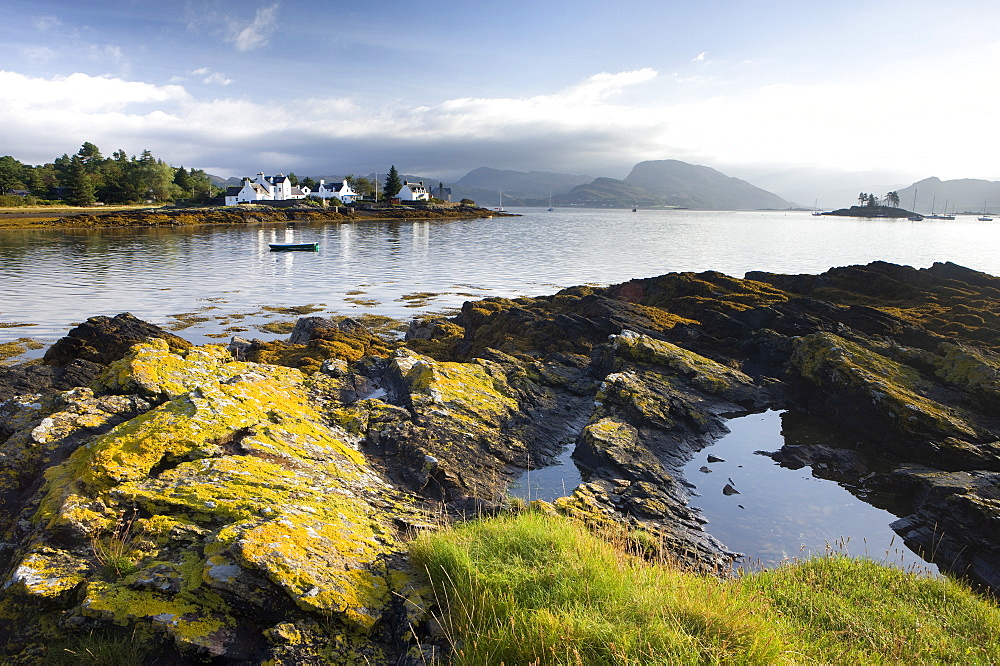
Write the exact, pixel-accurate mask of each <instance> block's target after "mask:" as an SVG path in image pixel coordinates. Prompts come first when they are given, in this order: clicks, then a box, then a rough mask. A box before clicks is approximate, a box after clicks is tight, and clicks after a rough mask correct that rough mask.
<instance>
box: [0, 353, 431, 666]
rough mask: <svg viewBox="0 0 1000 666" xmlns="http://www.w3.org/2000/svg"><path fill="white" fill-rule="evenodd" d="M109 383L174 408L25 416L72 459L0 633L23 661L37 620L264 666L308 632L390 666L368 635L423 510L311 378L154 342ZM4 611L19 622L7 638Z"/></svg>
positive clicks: (85, 396) (69, 403) (49, 493)
mask: <svg viewBox="0 0 1000 666" xmlns="http://www.w3.org/2000/svg"><path fill="white" fill-rule="evenodd" d="M320 385H322V384H320ZM99 386H100V388H101V389H103V390H118V391H129V392H138V393H141V394H143V395H145V396H148V397H150V398H155V399H156V400H164V402H162V404H160V405H159V406H157V407H151V405H149V404H148V403H146V407H147V409H146V410H142V412H141V413H139V414H131V415H130V416H131V418H127V419H121V420H120V422H119V423H117V425H114V426H111V427H103V426H105V425H106V423H107V419H108V418H109V416H108V415H107V414H105V413H104V412H96V411H95V410H96V405H100V404H102V403H101V401H102V400H104V401H110V402H111V403H114V402H115V401H125V402H128V401H130V400H131V401H135V400H141V398H138V397H137V396H135V394H134V393H133V394H132V397H131V398H129V397H127V396H122V395H114V394H109V395H105V396H99V397H95V396H94V394H93V392H90V391H87V390H82V391H79V392H78V395H76V396H75V397H74V396H66V397H64V398H63V399H62V404H61V407H62V408H63V409H64V410H66V409H67V408H68V409H69V410H70V411H62V412H52V413H50V414H49V415H48V416H46V417H45V418H44V419H41V420H40V421H38V422H37V423H36V424H35V425H34V427H33V428H31V425H32V424H31V421H30V418H28V417H27V416H26V417H25V418H23V419H22V420H24V421H25V425H24V427H23V428H22V429H21V431H24V432H29V428H31V429H30V433H29V435H26V437H28V436H30V437H31V438H33V439H32V441H34V442H36V445H44V443H45V442H46V441H48V440H49V439H52V440H53V441H56V440H58V441H62V440H65V439H66V438H67V437H69V436H71V434H72V435H73V436H76V437H77V446H76V447H75V448H74V449H73V450H72V452H70V453H68V457H67V458H66V459H65V460H64V461H62V462H59V463H57V464H53V465H51V466H50V467H49V469H48V471H47V472H46V475H45V485H44V487H43V488H42V489H41V490H40V491H39V494H38V495H37V500H36V501H34V502H32V503H29V504H27V505H26V506H25V507H24V509H23V513H22V514H21V516H20V521H19V522H18V527H16V529H17V530H18V531H19V532H18V535H17V536H18V541H19V542H20V543H22V544H24V546H23V547H22V548H21V549H20V550H18V551H17V552H14V553H13V554H12V555H11V556H10V557H9V565H8V567H7V568H6V573H2V572H0V576H2V579H0V586H4V587H5V588H6V590H7V592H8V594H6V595H5V598H4V600H3V601H0V633H2V632H4V631H5V630H6V631H7V632H8V633H9V635H11V636H12V642H13V643H14V644H15V645H17V644H20V645H22V646H26V648H27V647H30V645H31V644H32V641H37V640H40V639H43V638H44V630H43V629H36V630H32V631H34V633H32V631H28V630H27V629H25V626H26V624H25V622H26V620H25V618H31V617H32V613H33V614H34V617H35V619H36V620H37V622H35V623H34V625H33V626H36V627H50V630H54V628H57V627H59V626H62V629H61V631H68V630H69V627H70V626H73V627H78V628H79V629H80V630H84V629H86V628H87V627H88V626H90V627H92V626H94V625H92V624H91V625H88V624H87V623H88V622H89V623H92V622H98V623H111V624H118V625H122V624H124V625H128V626H132V627H134V628H136V630H137V631H140V632H144V633H145V634H148V635H149V636H151V637H152V638H153V639H154V640H161V639H167V640H169V641H170V642H171V643H172V644H173V645H175V646H176V649H177V650H179V651H180V653H182V654H187V655H190V656H192V657H197V656H198V655H202V656H217V657H223V658H226V659H230V660H232V659H237V660H240V659H244V658H248V659H251V660H254V659H259V660H260V661H264V660H265V659H266V658H267V655H272V656H273V655H276V654H279V653H280V654H285V655H289V654H293V653H296V651H295V650H290V648H289V646H288V645H286V644H285V643H284V639H281V638H280V636H281V635H283V632H281V631H278V630H276V629H275V628H274V627H275V626H276V625H278V624H280V623H282V622H285V623H287V622H296V621H301V623H302V626H306V627H312V628H313V629H311V631H313V632H314V633H313V634H311V636H312V638H311V639H310V641H313V642H315V643H316V644H317V645H318V644H320V643H321V641H320V637H321V635H322V634H324V633H326V634H327V635H328V636H333V635H334V634H336V635H337V636H340V637H341V639H339V640H340V642H341V648H342V650H341V652H340V654H341V655H343V656H349V654H350V652H351V650H353V649H354V648H357V649H358V650H360V652H357V653H356V655H355V656H357V655H360V654H364V655H366V656H367V657H368V658H371V657H374V656H377V655H379V654H381V653H382V647H380V646H381V645H382V642H381V641H382V638H381V636H380V635H379V634H378V632H377V631H376V630H375V628H376V626H377V625H379V623H385V622H390V621H393V619H394V618H395V617H396V616H397V614H398V613H399V611H398V610H395V608H396V606H399V605H401V604H400V600H401V596H400V592H401V590H402V588H404V587H406V586H407V585H408V580H409V577H408V575H406V574H404V573H402V570H401V569H400V568H399V567H398V566H396V565H392V566H390V564H389V563H390V562H391V561H393V558H396V559H398V555H397V553H398V552H399V551H400V548H401V546H400V545H399V536H398V534H397V528H396V525H397V524H398V521H400V520H404V522H405V519H406V517H408V516H409V517H411V518H410V520H409V522H411V523H417V522H419V519H418V516H419V512H417V510H416V509H415V508H414V507H413V505H412V502H411V501H410V499H409V498H407V496H405V495H403V494H401V493H400V492H399V491H397V490H394V489H393V488H392V487H391V486H390V485H389V484H388V483H387V482H386V480H385V479H384V478H383V477H382V475H381V474H380V473H378V472H377V471H376V470H375V469H374V468H373V467H372V466H371V465H369V464H368V462H367V460H366V458H365V457H364V455H362V454H361V453H360V452H359V451H358V449H357V445H356V439H355V438H354V437H352V436H351V435H350V434H349V433H348V432H347V431H345V430H343V429H341V428H339V427H338V426H336V425H332V424H331V423H330V421H329V420H328V418H327V416H326V413H325V412H324V411H322V410H323V409H325V403H322V401H320V402H317V401H316V399H315V395H313V394H314V393H315V390H316V386H314V385H313V384H312V383H311V380H309V379H307V378H306V377H305V376H304V375H303V374H302V373H301V372H299V371H298V370H295V369H291V368H284V367H279V366H265V365H257V364H250V363H245V362H235V361H232V360H231V359H229V360H227V357H226V354H225V353H224V349H223V348H221V347H217V346H208V347H202V348H193V349H189V350H182V351H178V352H173V351H171V350H170V349H169V348H168V347H167V346H166V345H165V344H162V343H159V342H153V343H148V344H140V345H138V346H135V347H134V348H133V349H132V351H131V352H130V353H129V355H128V356H127V357H126V358H124V359H121V360H120V361H118V362H116V363H115V364H112V367H110V368H109V369H108V370H107V372H106V373H105V375H104V377H102V379H101V380H100V382H99ZM87 401H90V402H93V403H94V404H95V406H94V407H92V408H91V409H90V410H89V411H87V410H86V409H83V408H82V407H81V404H89V403H88V402H87ZM23 409H24V410H28V411H37V410H35V408H34V407H32V406H31V405H28V406H24V407H23ZM72 409H75V410H76V412H73V411H72ZM123 413H124V407H123V408H122V411H120V412H118V415H119V416H120V415H121V414H123ZM101 415H103V420H102V416H101ZM88 427H92V428H93V430H90V431H88ZM19 432H20V431H19ZM88 432H89V436H88V435H87V433H88ZM8 442H9V440H8ZM9 536H10V535H9ZM394 593H395V594H394ZM5 605H6V607H7V611H9V612H14V611H13V609H14V608H16V609H17V611H16V612H17V613H18V614H19V617H20V618H21V619H19V620H18V621H16V622H15V621H13V620H12V621H10V622H8V623H7V624H6V625H5V620H4V617H8V615H6V614H5V611H4V609H3V607H4V606H5ZM390 609H392V610H390ZM53 613H55V615H52V614H53ZM69 618H76V620H74V621H73V622H72V623H70V624H66V623H67V622H68V621H69ZM310 618H313V619H315V620H322V622H312V623H310V622H311V621H310ZM38 632H42V633H38ZM272 636H279V638H276V639H273V640H272V638H271V637H272ZM343 637H349V639H343ZM18 641H20V643H19V642H18ZM275 641H277V643H276V642H275ZM278 643H281V644H282V646H283V647H280V649H279V647H278ZM352 646H353V647H352ZM164 649H166V648H164ZM300 653H301V651H300V652H299V654H300ZM375 661H378V659H375Z"/></svg>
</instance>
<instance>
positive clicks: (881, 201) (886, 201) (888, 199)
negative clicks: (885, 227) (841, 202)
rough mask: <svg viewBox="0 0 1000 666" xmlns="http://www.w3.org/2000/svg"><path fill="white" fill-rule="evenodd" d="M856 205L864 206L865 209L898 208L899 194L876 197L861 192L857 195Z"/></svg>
mask: <svg viewBox="0 0 1000 666" xmlns="http://www.w3.org/2000/svg"><path fill="white" fill-rule="evenodd" d="M858 205H860V206H864V207H866V208H875V207H877V206H892V207H894V208H895V207H898V206H899V193H898V192H895V191H893V192H889V193H888V194H886V195H885V196H884V197H877V196H875V195H874V194H872V193H871V192H862V193H861V194H859V195H858Z"/></svg>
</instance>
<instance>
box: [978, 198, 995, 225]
mask: <svg viewBox="0 0 1000 666" xmlns="http://www.w3.org/2000/svg"><path fill="white" fill-rule="evenodd" d="M987 203H988V201H984V202H983V214H982V215H980V216H979V217H977V218H976V219H977V220H979V221H980V222H992V221H993V218H992V217H990V216H989V215H987V214H986V204H987Z"/></svg>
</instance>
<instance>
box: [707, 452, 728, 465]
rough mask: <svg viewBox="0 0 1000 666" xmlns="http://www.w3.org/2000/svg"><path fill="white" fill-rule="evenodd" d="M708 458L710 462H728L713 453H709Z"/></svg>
mask: <svg viewBox="0 0 1000 666" xmlns="http://www.w3.org/2000/svg"><path fill="white" fill-rule="evenodd" d="M707 460H708V462H710V463H721V462H726V461H725V460H724V459H723V458H720V457H718V456H713V455H712V454H711V453H709V454H708V458H707Z"/></svg>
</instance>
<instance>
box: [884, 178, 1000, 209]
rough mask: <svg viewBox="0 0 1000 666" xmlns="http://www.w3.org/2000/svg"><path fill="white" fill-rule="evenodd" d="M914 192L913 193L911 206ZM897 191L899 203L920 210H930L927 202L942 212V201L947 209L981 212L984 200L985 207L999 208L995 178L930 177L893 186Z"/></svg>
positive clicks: (999, 185)
mask: <svg viewBox="0 0 1000 666" xmlns="http://www.w3.org/2000/svg"><path fill="white" fill-rule="evenodd" d="M914 192H916V195H917V196H916V200H917V203H916V205H915V206H914V205H913V194H914ZM897 193H898V194H899V204H900V205H901V206H903V207H904V208H907V209H909V208H913V209H914V210H915V211H916V212H919V213H924V214H926V213H930V212H931V206H933V207H934V212H937V213H941V212H944V207H945V204H946V203H947V205H948V212H957V213H979V212H982V210H983V204H984V203H985V204H986V207H987V209H988V210H989V211H991V212H993V213H998V212H1000V182H998V181H995V180H978V179H975V178H962V179H959V180H941V179H940V178H933V177H932V178H925V179H923V180H921V181H918V182H916V183H913V185H910V186H909V187H906V188H903V189H901V190H897Z"/></svg>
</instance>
